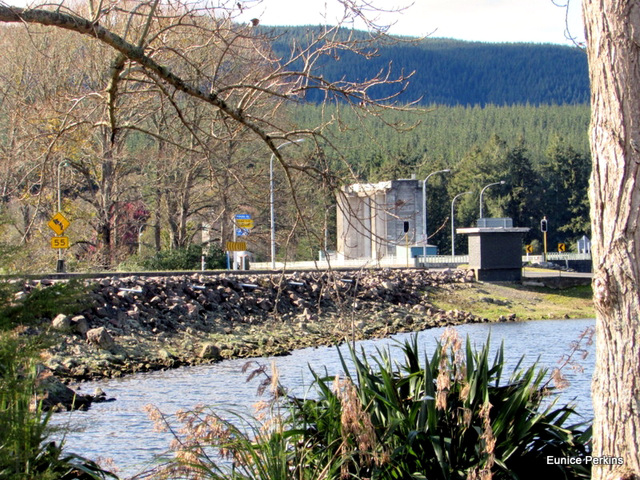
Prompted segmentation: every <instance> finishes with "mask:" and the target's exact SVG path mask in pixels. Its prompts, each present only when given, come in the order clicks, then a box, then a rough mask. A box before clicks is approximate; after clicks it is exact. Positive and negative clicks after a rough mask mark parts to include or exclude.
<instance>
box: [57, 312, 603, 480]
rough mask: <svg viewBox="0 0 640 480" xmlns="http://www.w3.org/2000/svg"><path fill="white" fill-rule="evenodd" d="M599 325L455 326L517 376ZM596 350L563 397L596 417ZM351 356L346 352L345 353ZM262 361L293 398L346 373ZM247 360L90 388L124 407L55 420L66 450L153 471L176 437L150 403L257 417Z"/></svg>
mask: <svg viewBox="0 0 640 480" xmlns="http://www.w3.org/2000/svg"><path fill="white" fill-rule="evenodd" d="M594 324H595V321H594V320H592V319H586V320H542V321H529V322H515V323H501V324H474V325H462V326H459V327H456V329H457V330H458V332H459V334H460V335H461V336H462V337H466V336H469V338H470V339H471V341H472V343H473V344H474V345H476V346H477V348H478V349H480V348H481V347H482V345H483V344H484V343H485V341H486V339H487V337H488V335H489V334H490V335H491V344H492V349H493V350H494V351H495V349H497V348H498V347H499V345H500V343H501V342H504V346H505V360H506V361H507V363H508V365H510V368H508V369H507V370H506V371H505V374H510V373H511V369H512V368H513V367H514V366H515V365H516V363H517V362H518V360H519V359H520V357H521V356H522V355H525V361H524V363H523V366H525V367H527V366H529V365H531V364H532V363H534V362H535V361H536V360H539V361H538V363H539V364H540V365H541V366H544V367H547V368H550V369H552V368H554V367H556V366H557V364H558V361H560V360H561V358H562V357H563V355H567V354H569V353H570V350H571V346H570V345H571V342H574V341H576V340H577V339H578V337H579V336H580V334H581V332H583V331H584V330H585V329H586V328H588V327H590V326H593V325H594ZM443 330H444V329H442V328H437V329H431V330H425V331H423V332H421V333H419V334H418V344H419V346H420V348H421V349H422V350H423V351H426V352H427V353H429V352H431V351H432V350H433V348H434V346H435V343H436V341H437V339H438V338H439V337H440V335H441V334H442V332H443ZM410 335H411V334H401V335H396V336H395V337H394V338H393V339H382V340H367V341H361V342H358V343H357V348H358V350H360V349H362V350H364V351H365V352H366V353H367V354H368V355H371V354H375V352H376V349H380V348H386V347H387V346H388V347H390V348H391V352H392V353H393V352H394V351H396V352H397V354H398V355H399V354H400V352H399V350H398V349H397V348H396V347H395V345H396V341H403V340H405V339H407V338H408V337H409V336H410ZM584 347H585V348H586V349H587V350H588V351H590V352H591V354H590V355H589V356H587V358H586V359H585V360H583V361H581V364H582V367H584V371H583V372H580V371H577V370H572V369H570V368H567V369H565V375H566V377H567V378H568V380H569V381H570V382H571V383H570V386H569V387H568V388H567V389H566V390H564V391H563V392H562V393H561V394H560V395H561V396H560V402H562V403H567V402H571V401H574V399H575V403H576V406H577V408H576V409H577V411H578V412H579V413H580V414H581V415H583V416H584V417H586V418H591V416H592V408H591V399H590V393H589V392H590V382H591V374H592V372H593V367H594V361H595V360H594V355H593V351H594V348H595V347H594V346H591V347H586V346H584ZM340 348H341V349H342V350H343V351H345V352H346V346H342V347H340ZM260 361H261V362H263V363H270V362H272V361H273V362H274V363H275V364H276V366H277V368H278V370H279V372H280V378H281V383H282V384H283V385H285V386H286V387H287V388H289V390H290V391H291V392H292V393H295V394H297V395H304V394H305V389H306V387H307V386H308V385H310V383H311V381H312V376H311V374H310V371H309V367H311V368H313V369H314V370H316V371H319V372H323V371H324V370H325V369H326V371H327V373H329V374H330V375H334V374H337V373H340V371H341V365H340V362H339V358H338V354H337V350H336V348H335V347H318V348H306V349H302V350H298V351H295V352H293V353H292V354H291V355H289V356H286V357H276V358H264V359H260ZM245 363H246V360H228V361H224V362H220V363H217V364H214V365H206V366H198V367H186V368H180V369H176V370H171V371H166V372H152V373H142V374H137V375H134V376H131V377H127V378H123V379H113V380H104V381H96V382H88V383H85V384H82V385H81V391H83V392H85V393H91V392H92V391H93V390H94V389H95V388H96V387H100V388H102V389H103V390H104V391H105V392H107V394H108V395H109V396H111V397H115V398H117V401H115V402H111V403H102V404H96V405H94V406H92V407H91V409H90V410H89V411H87V412H72V413H65V414H56V415H55V416H54V422H55V423H56V424H69V425H71V426H72V427H75V428H79V429H81V430H82V431H77V432H73V433H70V434H68V435H67V438H66V444H67V449H68V450H69V451H71V452H74V453H78V454H80V455H83V456H86V457H89V458H93V459H96V458H112V459H113V460H114V461H115V463H116V465H117V466H118V467H119V468H120V469H121V470H120V474H121V475H122V476H123V477H124V476H127V475H133V474H135V473H137V472H139V471H141V470H143V469H144V468H145V467H148V466H149V465H150V464H151V462H152V461H153V458H154V456H155V455H158V454H160V453H162V452H164V451H165V450H166V449H167V447H168V445H169V442H170V440H171V438H170V436H169V434H159V433H156V432H153V425H152V423H151V421H150V420H149V419H148V418H147V415H146V413H145V412H144V411H143V407H144V405H147V404H150V403H151V404H154V405H155V406H157V407H158V408H159V409H160V410H161V411H162V412H164V413H166V414H172V413H174V412H175V411H176V410H178V409H189V408H193V407H195V406H196V405H200V404H205V405H212V406H214V407H216V408H217V409H226V410H234V411H251V406H252V405H253V404H254V403H255V402H256V401H257V400H258V398H257V397H256V383H245V375H244V374H242V373H241V368H242V365H244V364H245Z"/></svg>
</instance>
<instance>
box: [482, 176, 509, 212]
mask: <svg viewBox="0 0 640 480" xmlns="http://www.w3.org/2000/svg"><path fill="white" fill-rule="evenodd" d="M504 184H505V181H504V180H500V181H499V182H495V183H490V184H489V185H486V186H485V187H484V188H483V189H482V190H481V191H480V218H484V217H483V216H482V195H483V194H484V191H485V190H486V189H487V188H489V187H491V186H493V185H504Z"/></svg>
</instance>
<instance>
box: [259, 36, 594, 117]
mask: <svg viewBox="0 0 640 480" xmlns="http://www.w3.org/2000/svg"><path fill="white" fill-rule="evenodd" d="M265 28H267V27H265ZM320 28H321V27H277V28H274V29H273V30H274V34H275V35H277V38H278V40H277V41H276V42H275V43H274V50H275V52H276V53H277V54H278V55H281V56H285V55H286V54H287V52H288V51H289V49H290V46H291V45H292V44H294V43H295V44H298V45H305V42H306V41H308V40H307V39H308V38H309V36H311V35H314V34H317V31H318V29H320ZM348 34H351V35H353V36H356V37H359V38H362V39H363V41H364V40H366V35H365V34H364V33H362V32H349V31H344V33H343V35H348ZM369 51H370V52H371V54H372V55H371V57H365V56H362V55H356V54H354V53H351V52H346V53H344V54H341V55H339V56H338V57H336V58H327V59H325V61H324V62H323V64H322V74H323V76H324V77H326V78H327V79H329V80H331V81H334V80H338V79H342V78H348V79H357V80H364V79H366V78H372V77H373V76H375V75H376V74H377V73H378V72H380V71H384V70H385V69H387V68H390V69H391V71H392V73H395V74H398V73H399V72H404V73H405V74H409V73H412V72H413V75H412V76H411V79H410V82H409V84H408V86H407V89H406V90H405V91H404V92H403V93H402V94H401V95H399V96H398V97H397V99H398V100H400V101H403V102H411V101H415V100H419V102H420V104H422V105H432V104H437V105H448V106H454V105H462V106H485V105H535V106H538V105H577V104H585V105H586V104H588V103H589V79H588V76H587V57H586V54H585V52H584V51H582V50H580V49H579V48H572V47H568V46H559V45H548V44H526V43H514V44H497V43H481V42H465V41H460V40H452V39H438V38H425V39H421V40H416V39H411V38H399V39H396V40H395V41H394V40H393V39H390V40H389V41H387V42H378V43H377V44H376V45H375V46H371V47H370V48H369ZM373 92H374V94H376V95H378V96H379V97H388V96H391V95H393V94H394V93H395V86H394V85H381V86H380V87H377V88H376V89H374V91H373ZM306 98H307V100H310V101H314V102H318V101H320V100H322V98H323V97H322V93H321V92H319V91H315V90H312V91H311V92H309V93H308V94H307V96H306Z"/></svg>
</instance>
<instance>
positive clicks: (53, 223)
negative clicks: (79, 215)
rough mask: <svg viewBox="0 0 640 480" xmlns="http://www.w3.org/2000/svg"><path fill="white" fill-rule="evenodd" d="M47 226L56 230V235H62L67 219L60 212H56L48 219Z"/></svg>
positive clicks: (66, 225) (67, 222) (67, 224)
mask: <svg viewBox="0 0 640 480" xmlns="http://www.w3.org/2000/svg"><path fill="white" fill-rule="evenodd" d="M47 225H49V228H50V229H51V230H53V231H54V232H56V234H57V235H62V232H64V231H65V230H66V229H67V227H68V226H69V225H71V224H70V223H69V220H67V219H66V218H65V216H64V215H62V214H61V213H60V212H58V213H56V214H55V215H54V216H53V218H52V219H51V220H49V223H47Z"/></svg>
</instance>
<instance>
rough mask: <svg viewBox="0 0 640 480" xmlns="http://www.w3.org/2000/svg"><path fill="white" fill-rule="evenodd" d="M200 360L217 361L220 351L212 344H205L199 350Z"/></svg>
mask: <svg viewBox="0 0 640 480" xmlns="http://www.w3.org/2000/svg"><path fill="white" fill-rule="evenodd" d="M199 356H200V358H202V359H205V360H219V359H220V349H219V348H218V347H217V346H215V345H214V344H213V343H205V344H204V345H202V348H201V349H200V354H199Z"/></svg>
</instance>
